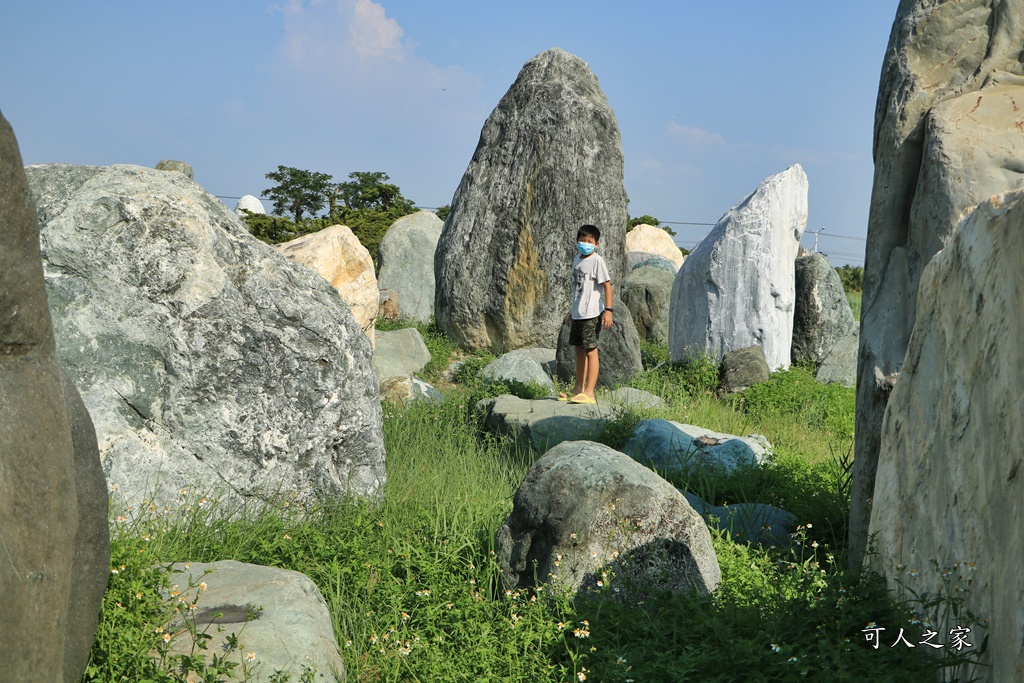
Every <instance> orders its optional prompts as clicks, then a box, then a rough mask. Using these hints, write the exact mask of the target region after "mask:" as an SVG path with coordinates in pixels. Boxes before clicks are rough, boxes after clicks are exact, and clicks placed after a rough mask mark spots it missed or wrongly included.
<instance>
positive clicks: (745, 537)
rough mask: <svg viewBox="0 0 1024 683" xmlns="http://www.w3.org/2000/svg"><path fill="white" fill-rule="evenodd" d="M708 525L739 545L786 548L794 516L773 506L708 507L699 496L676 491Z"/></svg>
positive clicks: (740, 504) (735, 505) (793, 527)
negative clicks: (719, 530)
mask: <svg viewBox="0 0 1024 683" xmlns="http://www.w3.org/2000/svg"><path fill="white" fill-rule="evenodd" d="M679 492H680V493H682V494H683V495H684V496H686V501H687V502H688V503H689V504H690V505H691V506H693V509H694V510H696V511H697V512H698V513H699V514H700V516H701V517H703V518H704V520H705V521H706V522H707V523H708V526H712V527H715V528H716V529H724V530H726V531H728V532H729V535H730V536H731V538H732V540H734V541H737V542H739V543H757V544H758V545H762V546H783V545H788V544H789V540H790V534H791V533H793V531H794V530H795V529H796V515H794V514H793V513H791V512H787V511H785V510H783V509H782V508H779V507H775V506H774V505H765V504H764V503H736V504H734V505H711V504H709V503H707V502H705V501H704V500H703V499H701V498H700V496H697V495H694V494H692V493H687V492H685V491H683V490H682V489H680V490H679Z"/></svg>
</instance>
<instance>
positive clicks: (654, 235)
mask: <svg viewBox="0 0 1024 683" xmlns="http://www.w3.org/2000/svg"><path fill="white" fill-rule="evenodd" d="M636 251H643V252H647V253H648V254H654V255H655V256H660V257H662V258H664V259H667V260H668V261H669V262H670V263H671V264H672V265H673V266H675V269H676V270H679V267H680V266H682V265H683V252H681V251H680V250H679V247H678V246H676V243H675V242H674V241H673V240H672V235H670V234H668V232H666V231H665V230H662V229H661V228H658V227H655V226H653V225H647V224H646V223H641V224H640V225H637V226H635V227H634V228H632V229H631V230H630V231H629V232H627V233H626V253H629V252H636Z"/></svg>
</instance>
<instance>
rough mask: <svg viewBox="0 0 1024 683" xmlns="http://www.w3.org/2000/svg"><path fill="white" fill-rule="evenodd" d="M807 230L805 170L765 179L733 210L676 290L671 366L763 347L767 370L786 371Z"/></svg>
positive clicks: (688, 264)
mask: <svg viewBox="0 0 1024 683" xmlns="http://www.w3.org/2000/svg"><path fill="white" fill-rule="evenodd" d="M806 225H807V175H806V174H805V173H804V170H803V168H801V167H800V165H799V164H795V165H793V166H790V167H789V168H787V169H786V170H785V171H783V172H782V173H777V174H776V175H773V176H770V177H769V178H767V179H766V180H765V181H764V182H763V183H761V185H760V186H759V187H758V188H757V189H756V190H755V191H754V192H753V193H752V194H750V195H748V196H747V197H745V198H744V199H743V200H742V201H740V202H739V203H738V204H736V205H735V206H734V207H732V208H731V209H730V210H729V211H728V212H727V213H726V214H725V215H724V216H723V217H722V218H721V219H720V220H719V221H718V224H717V225H715V227H714V228H713V229H712V230H711V233H710V234H709V235H708V236H707V237H706V238H704V239H703V240H702V241H701V243H700V244H699V245H698V246H697V247H696V249H694V251H693V252H692V253H691V254H690V256H689V257H687V259H686V261H685V262H684V263H683V266H682V268H680V269H679V272H678V273H677V274H676V279H675V282H674V283H673V286H672V303H671V308H670V313H669V316H670V317H669V351H670V352H671V354H672V359H673V360H680V359H683V358H687V357H690V356H693V355H697V354H700V353H703V352H707V353H710V354H711V355H712V356H713V357H714V358H717V359H719V360H720V359H721V358H722V356H724V355H725V354H726V353H728V352H729V351H732V350H734V349H742V348H746V347H749V346H760V347H761V349H762V350H763V351H764V355H765V359H766V360H767V361H768V367H769V368H771V369H772V370H778V369H780V368H788V367H789V364H790V346H791V344H792V338H793V304H794V299H795V283H794V277H795V276H794V265H793V264H794V261H795V259H796V253H797V249H798V247H799V244H800V237H801V235H803V232H804V228H805V227H806Z"/></svg>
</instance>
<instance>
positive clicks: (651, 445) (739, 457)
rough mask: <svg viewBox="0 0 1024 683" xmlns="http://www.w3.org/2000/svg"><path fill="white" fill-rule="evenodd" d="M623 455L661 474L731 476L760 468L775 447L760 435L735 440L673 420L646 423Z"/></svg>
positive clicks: (635, 432) (735, 437)
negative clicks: (700, 473) (743, 469)
mask: <svg viewBox="0 0 1024 683" xmlns="http://www.w3.org/2000/svg"><path fill="white" fill-rule="evenodd" d="M622 452H623V453H625V454H626V455H628V456H630V457H632V458H635V459H636V460H637V461H639V462H641V463H643V464H645V465H648V466H650V467H653V468H654V469H655V470H657V471H659V472H682V473H690V472H693V471H694V470H705V471H721V472H725V473H731V472H733V471H735V470H737V469H739V468H741V467H757V466H760V465H761V464H762V463H764V462H765V460H766V459H767V457H768V454H769V453H770V452H771V444H769V443H768V440H767V439H765V438H764V437H763V436H761V435H760V434H751V435H750V436H735V435H733V434H720V433H718V432H713V431H711V430H710V429H704V428H703V427H698V426H696V425H687V424H680V423H678V422H671V421H669V420H642V421H641V422H640V423H639V424H637V426H636V429H635V430H634V431H633V436H632V438H630V440H629V441H627V442H626V445H625V446H623V448H622Z"/></svg>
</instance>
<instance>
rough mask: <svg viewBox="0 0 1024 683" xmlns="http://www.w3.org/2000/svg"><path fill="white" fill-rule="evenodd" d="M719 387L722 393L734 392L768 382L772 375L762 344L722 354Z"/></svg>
mask: <svg viewBox="0 0 1024 683" xmlns="http://www.w3.org/2000/svg"><path fill="white" fill-rule="evenodd" d="M719 375H720V377H719V388H720V390H721V393H722V394H734V393H736V392H738V391H743V390H744V389H749V388H750V387H752V386H754V385H755V384H760V383H761V382H767V381H768V379H769V378H770V377H771V373H770V372H769V371H768V361H767V360H766V359H765V357H764V351H762V350H761V347H760V346H748V347H747V348H745V349H736V350H735V351H730V352H729V353H727V354H725V355H724V356H722V365H721V368H720V369H719Z"/></svg>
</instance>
